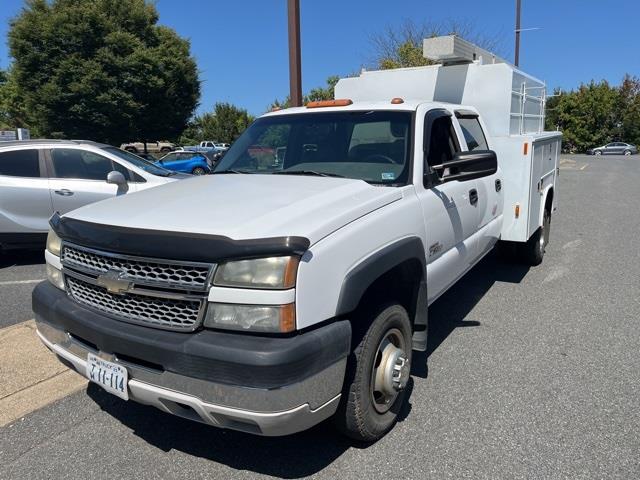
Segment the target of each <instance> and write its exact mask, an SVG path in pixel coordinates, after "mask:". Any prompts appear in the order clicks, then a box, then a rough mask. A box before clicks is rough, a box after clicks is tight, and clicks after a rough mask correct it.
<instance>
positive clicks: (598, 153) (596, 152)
mask: <svg viewBox="0 0 640 480" xmlns="http://www.w3.org/2000/svg"><path fill="white" fill-rule="evenodd" d="M593 154H594V155H597V156H598V157H599V156H600V155H602V152H601V151H600V150H596V151H595V152H594V153H593Z"/></svg>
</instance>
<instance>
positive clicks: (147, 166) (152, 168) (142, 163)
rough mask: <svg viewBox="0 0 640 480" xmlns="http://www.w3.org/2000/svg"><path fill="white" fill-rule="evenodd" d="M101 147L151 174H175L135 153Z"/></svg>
mask: <svg viewBox="0 0 640 480" xmlns="http://www.w3.org/2000/svg"><path fill="white" fill-rule="evenodd" d="M102 149H103V150H104V151H105V152H109V153H112V154H113V155H115V156H117V157H119V158H121V159H122V160H125V161H126V162H128V163H131V164H132V165H134V166H136V167H138V168H141V169H142V170H144V171H145V172H147V173H150V174H151V175H157V176H159V177H169V176H171V175H174V174H175V173H174V172H172V171H171V170H167V169H165V168H162V167H158V166H157V165H154V164H153V163H151V162H150V161H148V160H145V159H144V158H141V157H139V156H137V155H134V154H133V153H131V152H127V151H125V150H121V149H119V148H116V147H103V148H102Z"/></svg>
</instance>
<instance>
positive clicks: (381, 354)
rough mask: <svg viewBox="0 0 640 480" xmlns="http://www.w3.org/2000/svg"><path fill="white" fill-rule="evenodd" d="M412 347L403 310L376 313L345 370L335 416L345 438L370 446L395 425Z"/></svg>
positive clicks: (395, 307) (395, 306)
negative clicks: (369, 443)
mask: <svg viewBox="0 0 640 480" xmlns="http://www.w3.org/2000/svg"><path fill="white" fill-rule="evenodd" d="M361 320H362V321H366V320H365V319H361ZM411 348H412V344H411V322H410V321H409V315H408V314H407V311H406V310H405V309H404V308H403V307H402V306H400V305H398V304H393V305H389V306H386V307H384V308H382V309H379V310H378V313H377V314H376V315H375V318H374V319H373V322H372V323H371V325H370V326H369V328H368V329H367V330H366V332H365V333H364V335H363V336H362V338H361V339H360V341H359V343H358V345H357V346H356V347H355V349H354V350H353V352H352V354H351V356H350V358H349V363H348V365H347V374H346V377H345V385H344V388H343V392H342V399H341V403H340V407H339V408H338V412H337V413H336V417H335V420H336V422H337V424H338V427H339V428H340V430H342V432H343V433H344V434H345V435H347V436H349V437H351V438H353V439H355V440H359V441H364V442H373V441H376V440H378V439H380V438H381V437H382V436H383V435H384V434H385V433H387V432H388V431H389V430H391V428H392V427H393V426H394V425H395V423H396V420H397V417H398V413H399V412H400V410H401V408H402V406H403V404H404V400H405V388H406V386H407V382H408V381H409V378H410V374H411Z"/></svg>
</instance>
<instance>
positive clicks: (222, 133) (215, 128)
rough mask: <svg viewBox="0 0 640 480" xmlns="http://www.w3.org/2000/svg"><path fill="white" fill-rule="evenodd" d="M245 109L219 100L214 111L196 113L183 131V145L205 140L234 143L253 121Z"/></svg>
mask: <svg viewBox="0 0 640 480" xmlns="http://www.w3.org/2000/svg"><path fill="white" fill-rule="evenodd" d="M253 120H254V118H253V116H251V115H250V114H249V113H248V112H247V111H246V110H245V109H243V108H239V107H236V106H235V105H232V104H230V103H224V102H219V103H216V104H215V105H214V107H213V111H212V112H207V113H204V114H202V115H196V116H195V117H194V118H193V120H192V121H191V122H189V124H188V125H187V128H186V129H185V130H184V132H183V133H182V136H181V137H180V140H179V142H180V143H181V144H182V145H192V144H197V143H199V142H201V141H203V140H213V141H215V142H224V143H232V142H234V141H235V140H236V139H237V138H238V137H239V136H240V134H241V133H242V132H244V131H245V130H246V128H247V127H248V126H249V125H250V124H251V122H253Z"/></svg>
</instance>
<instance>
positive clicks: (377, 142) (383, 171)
mask: <svg viewBox="0 0 640 480" xmlns="http://www.w3.org/2000/svg"><path fill="white" fill-rule="evenodd" d="M411 119H412V115H411V112H393V111H362V112H353V111H349V112H327V113H306V114H291V115H274V116H269V117H263V118H260V119H258V120H256V121H255V122H254V123H253V124H252V125H251V126H250V127H249V128H248V129H247V130H246V131H245V132H244V133H243V134H242V135H241V136H240V138H238V140H236V141H235V142H234V144H233V145H232V146H231V148H230V149H229V150H228V151H227V154H226V155H225V156H224V157H223V158H222V159H221V160H220V162H219V164H218V166H217V168H216V171H215V172H214V173H223V172H225V171H226V172H233V173H273V174H277V173H283V174H285V173H286V174H291V175H294V174H299V175H318V176H336V177H346V178H354V179H360V180H364V181H366V182H369V183H374V184H383V185H402V184H406V183H407V181H408V179H409V169H410V162H409V155H410V150H411V139H410V132H411Z"/></svg>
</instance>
